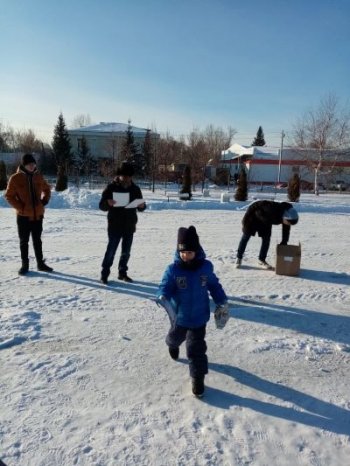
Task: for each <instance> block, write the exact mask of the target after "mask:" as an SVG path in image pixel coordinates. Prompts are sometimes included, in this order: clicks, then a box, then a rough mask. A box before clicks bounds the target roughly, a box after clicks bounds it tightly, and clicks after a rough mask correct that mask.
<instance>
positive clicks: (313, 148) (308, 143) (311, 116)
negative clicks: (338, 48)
mask: <svg viewBox="0 0 350 466" xmlns="http://www.w3.org/2000/svg"><path fill="white" fill-rule="evenodd" d="M349 142H350V112H349V109H346V108H345V107H344V108H341V107H340V104H339V99H338V98H337V97H336V96H335V95H333V94H328V95H327V96H326V97H324V98H323V99H322V100H321V101H320V104H319V105H318V107H317V108H316V109H311V110H309V111H307V112H306V113H305V114H304V115H303V117H302V118H300V119H299V120H298V121H297V122H296V124H295V125H294V133H293V145H294V146H295V147H296V150H298V148H301V149H303V153H304V154H305V158H306V162H307V166H308V168H309V170H312V171H313V172H314V191H315V194H318V185H319V175H320V174H321V173H322V174H323V175H332V174H333V173H335V172H336V171H337V170H338V169H337V168H336V161H337V160H338V158H339V155H340V154H341V153H343V151H344V149H345V148H346V147H348V145H349Z"/></svg>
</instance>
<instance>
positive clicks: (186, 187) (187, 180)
mask: <svg viewBox="0 0 350 466" xmlns="http://www.w3.org/2000/svg"><path fill="white" fill-rule="evenodd" d="M191 187H192V176H191V167H190V166H189V165H186V167H185V170H184V173H183V176H182V188H181V190H180V194H185V193H186V194H189V199H191V197H192V191H191Z"/></svg>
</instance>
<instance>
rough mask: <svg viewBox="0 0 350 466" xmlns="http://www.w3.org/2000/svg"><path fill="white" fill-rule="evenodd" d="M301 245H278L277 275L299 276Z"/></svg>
mask: <svg viewBox="0 0 350 466" xmlns="http://www.w3.org/2000/svg"><path fill="white" fill-rule="evenodd" d="M300 260H301V245H300V243H299V245H298V246H293V245H292V244H286V245H283V244H278V245H277V248H276V268H275V271H276V274H277V275H289V276H292V277H293V276H297V275H299V272H300Z"/></svg>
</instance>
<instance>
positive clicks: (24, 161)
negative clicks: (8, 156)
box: [22, 154, 36, 166]
mask: <svg viewBox="0 0 350 466" xmlns="http://www.w3.org/2000/svg"><path fill="white" fill-rule="evenodd" d="M29 163H35V164H36V160H35V158H34V157H33V156H32V154H24V155H23V157H22V165H23V166H25V165H28V164H29Z"/></svg>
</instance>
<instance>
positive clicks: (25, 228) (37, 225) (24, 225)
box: [17, 215, 43, 264]
mask: <svg viewBox="0 0 350 466" xmlns="http://www.w3.org/2000/svg"><path fill="white" fill-rule="evenodd" d="M17 229H18V236H19V247H20V250H21V259H22V262H23V263H26V264H27V263H28V262H29V257H28V252H29V238H30V235H32V241H33V247H34V254H35V258H36V261H37V263H38V264H40V263H41V262H42V261H43V249H42V243H41V233H42V231H43V219H42V218H41V219H39V220H30V219H29V217H23V216H22V215H17Z"/></svg>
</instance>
